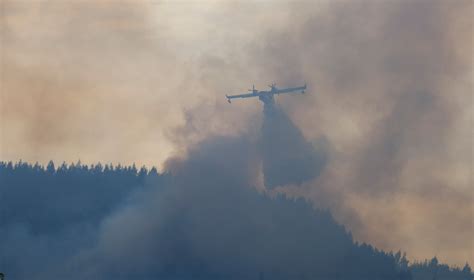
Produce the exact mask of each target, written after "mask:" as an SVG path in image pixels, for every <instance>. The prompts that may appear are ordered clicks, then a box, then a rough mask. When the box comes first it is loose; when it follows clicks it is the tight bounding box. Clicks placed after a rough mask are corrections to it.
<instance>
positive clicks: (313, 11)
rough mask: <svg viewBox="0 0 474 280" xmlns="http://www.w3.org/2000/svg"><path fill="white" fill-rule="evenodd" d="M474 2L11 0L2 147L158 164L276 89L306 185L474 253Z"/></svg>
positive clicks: (390, 232) (371, 222) (375, 224)
mask: <svg viewBox="0 0 474 280" xmlns="http://www.w3.org/2000/svg"><path fill="white" fill-rule="evenodd" d="M472 12H473V2H472V1H470V0H452V1H422V0H415V1H349V0H347V1H331V2H329V1H322V2H321V1H293V2H289V1H263V0H262V1H228V2H225V1H72V0H71V1H66V0H64V1H61V0H56V1H40V0H38V1H5V0H3V1H2V2H1V17H0V20H1V30H0V42H1V56H0V58H1V77H0V83H1V84H0V98H1V101H0V102H1V103H0V105H1V106H0V116H1V117H0V129H1V130H0V160H15V161H16V160H19V159H22V160H26V161H31V162H35V161H40V162H43V163H45V162H47V161H48V160H50V159H52V160H55V161H57V162H62V161H66V162H72V161H73V162H76V161H77V160H79V159H80V160H81V161H82V162H85V163H92V162H98V161H101V162H112V163H125V164H128V163H132V162H135V163H137V164H139V165H141V164H146V165H156V166H158V167H160V168H162V167H163V163H164V162H165V161H166V159H167V158H169V157H170V156H172V155H175V154H183V153H185V152H186V148H187V147H189V146H190V145H192V144H194V143H196V142H197V141H199V140H201V139H204V138H206V137H210V136H212V135H229V134H231V135H235V134H242V133H248V132H249V131H257V130H258V129H259V128H260V126H261V121H262V120H261V118H262V110H261V108H262V106H261V104H260V103H259V102H257V100H243V101H238V102H233V103H232V104H227V102H226V100H225V98H224V94H226V93H240V92H245V91H246V90H247V89H248V88H249V87H251V86H252V84H255V86H256V87H257V88H258V89H262V88H264V87H266V85H267V84H268V83H271V82H277V85H281V86H286V85H288V86H294V85H299V84H301V83H304V82H306V83H307V84H308V89H309V90H308V91H307V92H308V94H307V95H304V96H299V95H298V96H295V97H278V100H277V102H278V103H279V104H280V105H281V106H282V107H283V109H284V110H285V111H286V112H287V113H288V114H289V116H290V117H291V118H292V120H293V121H294V122H295V123H296V124H297V125H298V126H299V127H300V128H301V129H302V131H303V133H304V135H305V136H306V138H307V139H308V140H309V141H319V140H320V139H326V140H327V142H328V143H329V144H328V145H329V147H330V152H329V164H328V166H327V167H326V169H325V170H324V171H323V173H322V175H321V176H320V177H319V178H317V179H315V180H313V181H312V182H310V183H307V184H305V185H304V186H300V187H289V188H285V189H284V190H282V191H291V192H292V193H295V194H298V195H304V196H307V197H310V198H311V199H313V200H314V201H315V202H317V203H318V204H320V205H324V206H326V207H329V208H330V209H331V210H332V212H333V213H334V215H335V216H336V218H337V219H338V221H340V222H341V223H344V224H345V225H347V226H348V228H349V229H350V230H352V231H353V232H354V236H355V237H356V239H358V240H362V241H368V242H371V243H372V244H374V245H376V246H378V247H381V248H383V249H388V250H398V249H402V250H406V251H407V253H408V257H410V258H411V259H424V258H431V257H432V256H433V255H437V256H438V257H439V258H440V260H442V261H445V262H448V263H452V264H459V265H461V264H463V263H464V262H465V261H469V262H470V263H471V264H472V263H474V257H473V255H472V251H473V237H472V236H474V230H473V207H472V205H473V182H472V171H473V165H472V157H473V144H474V142H473V137H472V127H473V126H472V112H473V109H474V108H473V98H472V87H473V79H472V77H473V70H472V62H473V61H472V57H473V55H472V49H473V46H472V35H473V29H472V19H471V16H472Z"/></svg>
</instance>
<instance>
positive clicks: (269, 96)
mask: <svg viewBox="0 0 474 280" xmlns="http://www.w3.org/2000/svg"><path fill="white" fill-rule="evenodd" d="M268 86H269V87H270V90H267V91H264V90H261V91H259V90H256V89H255V85H254V86H252V89H249V90H248V91H249V92H251V93H244V94H237V95H227V94H226V95H225V97H226V98H227V102H229V103H231V99H235V98H250V97H258V99H260V101H262V102H263V103H264V104H272V103H274V98H273V96H274V95H275V94H284V93H295V92H301V93H304V92H305V90H306V84H304V86H302V87H291V88H283V89H279V88H277V87H276V84H275V83H273V84H271V85H268Z"/></svg>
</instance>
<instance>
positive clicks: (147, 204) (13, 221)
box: [0, 162, 472, 280]
mask: <svg viewBox="0 0 474 280" xmlns="http://www.w3.org/2000/svg"><path fill="white" fill-rule="evenodd" d="M211 170H212V165H210V166H207V167H206V168H204V169H202V170H200V171H201V172H202V173H204V175H205V174H207V172H211ZM180 176H181V175H180V174H177V175H170V174H159V173H158V172H157V171H156V169H154V168H153V169H151V170H148V169H146V168H141V169H137V168H136V167H135V166H131V167H130V166H127V167H124V166H111V165H105V166H104V165H101V164H97V165H93V166H87V165H83V164H80V163H77V164H72V165H66V164H62V165H60V166H57V167H56V166H54V164H53V163H52V162H51V163H49V164H48V165H47V167H43V166H41V165H38V164H35V165H30V164H27V163H24V162H19V163H11V162H8V163H5V162H2V163H0V205H1V206H0V271H2V272H4V273H5V275H6V279H60V278H61V279H66V278H67V279H75V278H78V279H84V278H85V279H87V278H88V277H91V278H93V279H387V280H388V279H415V280H425V279H430V280H432V279H437V280H441V279H446V280H448V279H449V280H454V279H463V280H468V279H472V273H471V270H470V268H469V266H468V265H466V266H465V267H464V268H463V269H461V268H450V267H448V266H446V265H443V264H439V263H438V261H437V259H433V260H431V261H429V262H428V261H426V262H424V263H413V264H411V265H410V264H409V262H408V260H407V259H406V257H405V256H404V255H403V254H401V253H400V252H398V253H387V252H383V251H381V250H378V249H376V248H374V247H372V246H370V245H368V244H359V243H357V242H354V240H353V239H352V236H351V234H350V233H349V232H348V231H347V230H346V229H345V228H344V227H343V226H342V225H339V224H337V223H336V222H335V221H334V219H333V218H332V216H331V214H330V213H329V212H328V211H326V210H319V209H314V207H312V206H311V205H310V203H308V202H306V201H304V200H301V199H299V200H294V199H289V198H286V197H284V196H278V197H276V198H270V197H268V196H267V195H265V194H261V193H259V192H257V191H255V190H254V188H252V187H249V186H247V187H242V186H241V185H240V184H235V185H232V184H226V181H217V182H216V181H212V180H208V181H204V182H199V183H196V184H194V183H193V182H194V181H193V178H194V177H193V176H199V174H194V175H193V176H190V177H189V176H188V178H186V179H183V178H182V177H180ZM196 178H197V177H196ZM234 181H235V180H234Z"/></svg>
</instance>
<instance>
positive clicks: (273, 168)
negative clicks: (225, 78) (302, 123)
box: [259, 104, 327, 188]
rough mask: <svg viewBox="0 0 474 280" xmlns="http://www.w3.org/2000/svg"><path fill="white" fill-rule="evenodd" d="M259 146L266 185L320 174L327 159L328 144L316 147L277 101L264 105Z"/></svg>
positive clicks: (287, 183)
mask: <svg viewBox="0 0 474 280" xmlns="http://www.w3.org/2000/svg"><path fill="white" fill-rule="evenodd" d="M259 147H260V150H261V154H262V160H263V175H264V184H265V186H266V187H267V188H274V187H277V186H285V185H291V184H297V185H299V184H301V183H303V182H307V181H309V180H312V179H314V178H315V177H317V176H318V175H319V174H320V173H321V171H322V169H323V167H324V166H325V164H326V160H327V152H326V150H325V147H323V146H320V147H318V150H317V149H316V147H314V146H313V145H312V144H311V143H310V142H308V141H307V140H306V139H305V138H304V136H303V134H302V133H301V131H300V130H299V128H298V127H296V126H295V125H294V124H293V122H292V121H291V120H290V118H288V116H287V115H286V114H285V113H284V112H283V111H282V110H281V108H279V107H278V106H276V105H274V104H265V107H264V117H263V127H262V131H261V138H260V143H259Z"/></svg>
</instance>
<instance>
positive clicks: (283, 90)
mask: <svg viewBox="0 0 474 280" xmlns="http://www.w3.org/2000/svg"><path fill="white" fill-rule="evenodd" d="M305 90H306V85H304V86H302V87H292V88H283V89H277V90H276V91H275V94H282V93H293V92H298V91H300V92H301V93H304V91H305Z"/></svg>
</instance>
